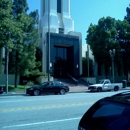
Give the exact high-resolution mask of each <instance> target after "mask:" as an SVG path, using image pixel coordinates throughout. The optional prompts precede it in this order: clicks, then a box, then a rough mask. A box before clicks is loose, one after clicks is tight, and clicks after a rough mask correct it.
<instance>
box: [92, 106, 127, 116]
mask: <svg viewBox="0 0 130 130" xmlns="http://www.w3.org/2000/svg"><path fill="white" fill-rule="evenodd" d="M124 109H125V108H124V107H122V106H117V105H114V104H108V105H104V106H101V107H100V108H99V109H98V110H97V111H96V112H95V113H94V115H93V117H101V116H109V115H118V114H122V112H123V111H124Z"/></svg>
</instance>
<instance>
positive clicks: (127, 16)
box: [124, 5, 130, 24]
mask: <svg viewBox="0 0 130 130" xmlns="http://www.w3.org/2000/svg"><path fill="white" fill-rule="evenodd" d="M126 12H127V14H126V16H125V17H124V19H126V20H127V21H128V22H129V24H130V5H129V7H127V8H126Z"/></svg>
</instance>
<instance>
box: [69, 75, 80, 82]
mask: <svg viewBox="0 0 130 130" xmlns="http://www.w3.org/2000/svg"><path fill="white" fill-rule="evenodd" d="M67 75H68V76H69V77H70V78H71V79H72V80H73V81H75V82H78V80H77V79H75V78H74V77H72V76H71V75H70V74H67Z"/></svg>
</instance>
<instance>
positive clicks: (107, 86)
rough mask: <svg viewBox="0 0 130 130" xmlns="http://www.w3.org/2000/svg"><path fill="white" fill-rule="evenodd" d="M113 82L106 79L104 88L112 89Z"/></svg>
mask: <svg viewBox="0 0 130 130" xmlns="http://www.w3.org/2000/svg"><path fill="white" fill-rule="evenodd" d="M110 86H111V83H110V82H109V81H105V83H104V90H110Z"/></svg>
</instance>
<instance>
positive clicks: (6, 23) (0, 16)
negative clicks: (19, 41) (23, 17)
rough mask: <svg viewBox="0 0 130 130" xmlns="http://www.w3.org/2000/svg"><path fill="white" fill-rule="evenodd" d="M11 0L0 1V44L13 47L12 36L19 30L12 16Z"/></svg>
mask: <svg viewBox="0 0 130 130" xmlns="http://www.w3.org/2000/svg"><path fill="white" fill-rule="evenodd" d="M12 6H13V4H12V0H1V1H0V46H1V47H5V48H6V47H7V46H8V48H9V49H10V50H11V49H12V48H13V36H14V35H17V34H19V33H20V32H21V30H20V29H19V25H17V24H16V22H15V21H14V20H13V17H12Z"/></svg>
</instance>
